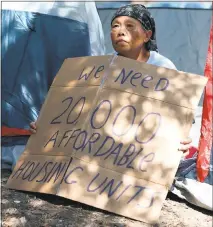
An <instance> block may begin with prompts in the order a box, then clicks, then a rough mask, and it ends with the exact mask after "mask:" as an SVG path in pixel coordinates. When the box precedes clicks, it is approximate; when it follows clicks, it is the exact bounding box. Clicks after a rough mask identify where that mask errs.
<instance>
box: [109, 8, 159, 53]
mask: <svg viewBox="0 0 213 227" xmlns="http://www.w3.org/2000/svg"><path fill="white" fill-rule="evenodd" d="M119 16H129V17H132V18H134V19H136V20H138V21H140V22H141V24H142V27H143V28H144V29H145V30H151V31H152V36H151V38H150V40H149V41H148V42H147V43H146V44H145V46H146V49H147V50H153V51H157V52H158V48H157V43H156V34H155V21H154V18H153V17H152V15H151V14H150V12H149V11H148V10H147V8H146V7H145V6H143V5H141V4H131V5H126V6H122V7H121V8H119V9H118V10H117V11H116V12H115V14H114V16H113V17H112V20H111V24H112V22H113V20H114V19H115V18H116V17H119Z"/></svg>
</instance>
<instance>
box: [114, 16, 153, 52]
mask: <svg viewBox="0 0 213 227" xmlns="http://www.w3.org/2000/svg"><path fill="white" fill-rule="evenodd" d="M151 34H152V33H151V31H145V30H144V29H143V28H142V26H141V23H140V22H139V21H138V20H136V19H134V18H131V17H128V16H120V17H117V18H115V19H114V20H113V22H112V26H111V40H112V45H113V48H114V49H115V51H116V52H118V53H119V54H120V55H124V56H126V55H128V53H134V52H135V51H141V49H142V48H143V46H144V43H146V42H148V41H149V38H150V37H151Z"/></svg>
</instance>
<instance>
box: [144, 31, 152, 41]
mask: <svg viewBox="0 0 213 227" xmlns="http://www.w3.org/2000/svg"><path fill="white" fill-rule="evenodd" d="M151 37H152V31H151V30H148V31H146V38H145V40H144V42H146V43H147V42H148V41H149V40H150V38H151Z"/></svg>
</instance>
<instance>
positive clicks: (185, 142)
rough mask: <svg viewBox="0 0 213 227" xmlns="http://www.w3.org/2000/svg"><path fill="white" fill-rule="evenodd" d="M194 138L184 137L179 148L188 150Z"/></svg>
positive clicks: (184, 150)
mask: <svg viewBox="0 0 213 227" xmlns="http://www.w3.org/2000/svg"><path fill="white" fill-rule="evenodd" d="M191 142H192V139H191V138H189V137H188V138H184V139H183V140H182V141H180V147H179V148H178V150H179V151H183V152H187V151H188V150H189V148H190V147H191V146H192V145H191Z"/></svg>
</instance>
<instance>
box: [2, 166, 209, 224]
mask: <svg viewBox="0 0 213 227" xmlns="http://www.w3.org/2000/svg"><path fill="white" fill-rule="evenodd" d="M9 175H10V172H9V171H6V170H2V178H1V190H2V192H1V196H2V197H1V208H2V211H1V214H2V226H3V227H6V226H12V227H18V226H27V227H28V226H29V227H34V226H35V227H40V226H44V227H49V226H55V227H148V226H150V225H148V224H145V223H142V222H138V221H135V220H131V219H129V218H125V217H122V216H119V215H116V214H113V213H109V212H106V211H103V210H100V209H96V208H93V207H90V206H87V205H84V204H81V203H78V202H73V201H71V200H68V199H64V198H61V197H58V196H52V195H46V194H38V193H31V192H23V191H15V190H10V189H7V188H6V187H5V184H6V182H7V179H8V177H9ZM176 226H178V227H212V226H213V225H212V214H211V212H209V211H206V210H203V209H200V208H197V207H195V206H192V205H190V204H189V203H187V202H185V201H183V200H180V199H179V198H177V197H176V196H174V195H173V194H168V197H167V199H166V201H165V203H164V206H163V208H162V212H161V217H160V220H159V224H157V225H155V226H154V227H176Z"/></svg>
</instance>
